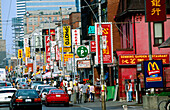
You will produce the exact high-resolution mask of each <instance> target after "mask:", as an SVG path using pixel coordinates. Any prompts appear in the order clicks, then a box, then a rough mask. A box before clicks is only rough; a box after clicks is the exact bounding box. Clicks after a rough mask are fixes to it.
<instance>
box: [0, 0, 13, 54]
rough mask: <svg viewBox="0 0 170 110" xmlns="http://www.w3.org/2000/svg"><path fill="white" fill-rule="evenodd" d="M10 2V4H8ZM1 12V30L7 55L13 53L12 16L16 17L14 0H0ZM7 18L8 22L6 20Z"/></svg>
mask: <svg viewBox="0 0 170 110" xmlns="http://www.w3.org/2000/svg"><path fill="white" fill-rule="evenodd" d="M10 2H11V5H10ZM1 8H2V9H1V13H2V26H3V27H2V32H3V39H4V40H6V51H7V55H8V54H9V53H10V54H13V53H14V49H12V48H13V47H12V46H13V42H12V40H13V38H12V37H14V35H12V18H13V17H16V0H1ZM7 20H8V22H7Z"/></svg>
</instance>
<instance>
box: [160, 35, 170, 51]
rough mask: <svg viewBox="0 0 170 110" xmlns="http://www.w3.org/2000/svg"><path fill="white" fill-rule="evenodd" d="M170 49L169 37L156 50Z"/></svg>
mask: <svg viewBox="0 0 170 110" xmlns="http://www.w3.org/2000/svg"><path fill="white" fill-rule="evenodd" d="M169 47H170V37H169V38H168V39H167V40H166V41H165V42H163V43H162V44H161V45H160V46H159V47H158V48H159V49H160V48H169Z"/></svg>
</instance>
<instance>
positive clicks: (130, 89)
mask: <svg viewBox="0 0 170 110" xmlns="http://www.w3.org/2000/svg"><path fill="white" fill-rule="evenodd" d="M127 83H128V90H127V92H128V98H129V99H128V102H132V83H131V82H130V81H129V80H127Z"/></svg>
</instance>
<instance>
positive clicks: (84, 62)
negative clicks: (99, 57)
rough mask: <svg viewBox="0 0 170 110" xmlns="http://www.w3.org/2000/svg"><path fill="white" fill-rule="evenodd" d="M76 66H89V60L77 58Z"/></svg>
mask: <svg viewBox="0 0 170 110" xmlns="http://www.w3.org/2000/svg"><path fill="white" fill-rule="evenodd" d="M77 65H78V68H91V63H90V60H78V61H77Z"/></svg>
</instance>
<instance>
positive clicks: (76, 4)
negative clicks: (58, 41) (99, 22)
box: [16, 0, 80, 37]
mask: <svg viewBox="0 0 170 110" xmlns="http://www.w3.org/2000/svg"><path fill="white" fill-rule="evenodd" d="M16 6H17V18H18V19H20V20H21V22H20V30H19V31H20V32H19V33H20V37H22V36H23V35H24V28H23V27H24V24H23V23H24V17H23V16H24V15H26V14H27V12H29V11H40V10H56V11H57V10H59V9H60V7H61V8H67V9H69V10H73V11H74V12H75V11H76V12H80V0H17V1H16Z"/></svg>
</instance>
